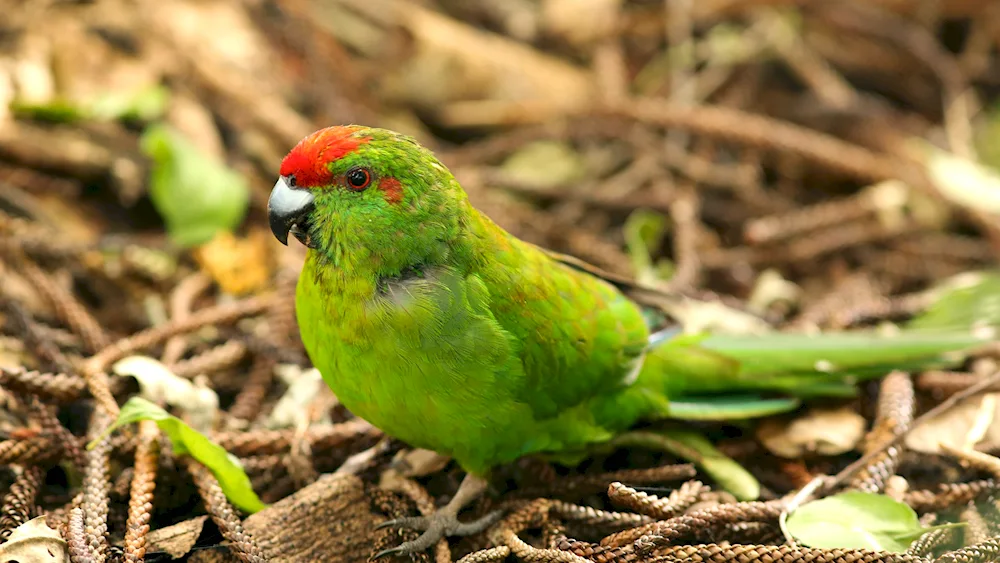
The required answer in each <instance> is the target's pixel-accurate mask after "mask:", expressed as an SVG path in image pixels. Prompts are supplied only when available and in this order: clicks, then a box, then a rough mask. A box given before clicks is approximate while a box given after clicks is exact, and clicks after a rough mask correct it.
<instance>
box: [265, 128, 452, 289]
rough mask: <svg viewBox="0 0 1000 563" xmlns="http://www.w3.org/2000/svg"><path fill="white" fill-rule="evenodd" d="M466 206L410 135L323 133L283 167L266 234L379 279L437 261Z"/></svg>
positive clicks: (366, 131) (304, 142)
mask: <svg viewBox="0 0 1000 563" xmlns="http://www.w3.org/2000/svg"><path fill="white" fill-rule="evenodd" d="M465 205H467V198H466V196H465V193H464V192H463V191H462V188H461V187H460V186H459V185H458V183H457V182H456V181H455V179H454V177H453V176H452V174H451V172H449V171H448V169H447V168H445V166H444V165H443V164H441V163H440V162H439V161H438V160H437V158H436V157H435V156H434V155H433V153H431V152H430V151H429V150H427V149H426V148H424V147H422V146H421V145H419V144H418V143H417V142H416V141H415V140H413V139H412V138H410V137H407V136H404V135H401V134H399V133H395V132H393V131H388V130H385V129H376V128H368V127H359V126H338V127H328V128H326V129H321V130H319V131H316V132H315V133H313V134H311V135H309V136H308V137H306V138H304V139H302V140H301V141H300V142H299V143H298V144H297V145H296V146H295V147H294V148H292V150H291V151H290V152H289V153H288V155H287V156H285V158H284V160H282V162H281V169H280V177H279V178H278V181H277V183H275V185H274V188H273V189H272V191H271V196H270V198H269V200H268V204H267V212H268V221H269V223H270V226H271V232H272V233H274V236H275V237H276V238H277V239H278V240H279V241H281V242H282V243H283V244H288V235H289V234H291V235H292V236H294V237H295V238H296V239H298V240H299V241H300V242H302V243H303V244H305V245H306V246H307V247H309V248H310V249H312V250H313V251H315V252H316V253H318V254H319V255H322V256H325V257H326V258H329V259H330V260H332V261H334V262H342V261H344V260H348V259H353V260H354V261H355V262H357V261H359V260H363V261H365V262H366V263H367V264H370V265H372V266H373V267H374V268H375V269H377V270H380V271H382V272H383V273H392V272H393V271H396V272H398V271H400V270H402V269H403V268H406V267H409V266H413V265H415V264H418V263H428V262H430V261H433V260H436V259H440V258H442V256H443V255H444V254H447V252H448V246H449V244H450V243H451V242H452V239H453V238H454V237H455V236H458V231H459V228H458V226H459V223H460V221H461V216H462V213H463V211H464V209H465Z"/></svg>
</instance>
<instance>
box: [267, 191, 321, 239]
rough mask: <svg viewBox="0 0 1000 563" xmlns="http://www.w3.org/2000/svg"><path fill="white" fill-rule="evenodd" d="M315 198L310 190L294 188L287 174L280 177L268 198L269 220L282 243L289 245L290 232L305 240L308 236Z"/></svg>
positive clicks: (276, 236) (275, 234)
mask: <svg viewBox="0 0 1000 563" xmlns="http://www.w3.org/2000/svg"><path fill="white" fill-rule="evenodd" d="M313 199H314V198H313V195H312V194H311V193H309V190H305V189H297V188H293V187H292V186H290V185H289V184H288V178H287V177H285V176H282V177H280V178H278V181H277V182H276V183H275V184H274V188H273V189H272V190H271V197H269V198H268V200H267V222H268V223H270V225H271V232H272V233H274V236H275V238H277V239H278V240H279V241H281V244H284V245H286V246H287V245H288V233H289V232H291V233H292V234H293V235H295V238H297V239H299V240H300V241H303V242H304V239H305V238H307V237H308V234H309V233H308V231H309V228H308V225H309V214H310V213H312V210H313Z"/></svg>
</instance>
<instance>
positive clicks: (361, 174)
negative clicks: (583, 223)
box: [268, 126, 978, 555]
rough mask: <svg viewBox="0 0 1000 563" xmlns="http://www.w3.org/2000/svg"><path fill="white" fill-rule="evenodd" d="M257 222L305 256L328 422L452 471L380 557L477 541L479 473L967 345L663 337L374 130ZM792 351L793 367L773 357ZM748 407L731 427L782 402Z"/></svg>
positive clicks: (333, 131) (313, 140)
mask: <svg viewBox="0 0 1000 563" xmlns="http://www.w3.org/2000/svg"><path fill="white" fill-rule="evenodd" d="M268 218H269V222H270V227H271V230H272V232H273V233H274V235H275V236H276V237H277V238H278V240H280V241H281V242H282V243H285V244H287V241H288V235H289V234H292V235H293V236H295V237H296V238H297V239H298V240H299V241H301V242H302V243H303V244H304V245H305V246H306V247H308V249H309V250H308V253H307V257H306V261H305V264H304V265H303V269H302V272H301V274H300V277H299V281H298V286H297V290H296V312H297V317H298V323H299V328H300V331H301V335H302V341H303V343H304V344H305V347H306V350H307V352H308V354H309V357H310V359H311V360H312V362H313V363H314V365H315V366H316V367H317V368H318V369H319V371H320V372H321V373H322V375H323V378H324V380H325V381H326V382H327V384H328V385H329V386H330V388H331V389H332V390H333V391H334V393H335V394H336V396H337V397H338V398H339V400H340V401H341V403H342V404H343V405H344V406H346V407H347V408H348V409H349V410H350V411H351V412H353V413H354V414H355V415H357V416H359V417H361V418H363V419H365V420H367V421H368V422H370V423H372V424H373V425H375V426H376V427H378V428H380V429H382V430H383V431H384V432H385V433H386V434H388V435H390V436H394V437H396V438H398V439H400V440H403V441H404V442H407V443H408V444H410V445H412V446H415V447H420V448H426V449H429V450H434V451H436V452H439V453H442V454H445V455H448V456H451V457H452V458H453V459H454V460H455V461H456V462H457V463H458V464H459V465H460V466H461V468H462V469H463V470H464V471H465V472H466V477H465V479H464V480H463V482H462V484H461V485H460V487H459V490H458V491H457V493H456V494H455V496H454V497H453V498H452V500H451V501H450V502H449V503H448V504H447V505H446V506H444V507H442V508H441V509H439V510H437V511H436V512H435V513H434V514H433V515H431V516H429V517H421V518H406V519H400V520H395V521H392V522H389V523H388V525H391V526H396V527H406V528H410V529H415V530H419V531H423V534H422V535H421V536H420V537H419V538H418V539H416V540H415V541H412V542H407V543H404V544H402V545H400V546H399V547H397V548H394V549H392V550H387V551H386V552H383V553H382V554H379V555H385V554H389V553H403V554H408V553H414V552H417V551H422V550H424V549H426V548H428V547H430V546H431V545H433V544H434V543H435V542H436V541H437V540H439V539H440V538H441V537H444V536H446V535H464V534H469V533H473V532H476V531H479V530H481V529H484V528H485V526H487V525H489V524H490V523H491V522H493V521H494V520H495V518H496V515H495V514H491V515H489V516H487V517H485V518H483V519H481V520H479V521H477V522H473V523H461V522H460V521H459V520H458V518H457V516H458V513H459V511H460V510H461V509H462V508H463V507H464V506H466V505H467V504H469V503H470V502H471V501H473V500H475V499H476V498H478V497H479V496H480V495H481V494H483V493H484V491H485V490H486V478H487V477H488V476H489V472H490V470H491V468H494V467H496V466H498V465H501V464H504V463H508V462H511V461H514V460H516V459H518V458H519V457H521V456H525V455H528V454H536V453H541V454H567V453H572V452H580V451H586V450H587V448H588V447H590V446H594V445H596V444H600V443H605V442H608V441H609V440H612V439H613V438H614V437H615V436H617V435H619V434H620V433H622V432H624V431H626V430H628V429H629V427H631V426H632V425H634V424H635V423H636V422H638V421H640V420H643V419H658V418H666V417H674V418H721V417H723V415H733V411H732V409H731V408H730V409H728V410H727V407H732V406H733V405H734V404H735V405H737V407H738V405H739V404H740V403H739V402H736V403H732V402H727V399H725V395H724V393H726V392H733V391H744V392H745V391H751V390H752V391H760V390H771V391H781V392H784V393H785V394H786V395H789V396H794V395H795V394H796V391H797V390H798V391H800V393H799V395H823V394H838V393H842V392H843V390H844V387H845V386H848V387H850V388H853V382H854V381H856V379H857V378H860V377H878V376H881V375H884V374H885V373H886V372H887V371H888V368H882V367H879V365H878V364H880V363H886V362H912V361H920V362H924V363H926V362H927V361H931V360H936V359H939V358H940V357H941V355H942V353H943V352H947V351H951V350H958V349H963V348H965V347H968V346H969V345H970V344H973V343H975V342H977V341H978V340H977V339H975V338H973V337H971V336H969V335H967V334H965V333H962V334H959V335H952V336H945V337H941V336H934V337H928V336H926V335H914V336H911V337H909V338H886V339H879V338H876V337H874V336H873V335H871V334H863V335H853V336H851V337H850V338H853V340H850V342H849V343H850V344H851V345H850V346H843V345H841V346H840V347H839V348H838V347H837V346H831V345H827V344H824V341H823V340H822V339H816V338H812V337H809V336H805V335H788V336H787V337H785V338H782V339H777V340H773V341H771V342H772V345H763V346H761V345H754V344H753V343H754V342H758V343H759V342H760V339H759V338H758V339H757V340H756V341H755V340H754V337H739V336H725V335H717V336H716V335H712V336H708V337H705V336H697V335H694V336H692V335H685V336H673V332H671V331H672V329H669V328H666V329H664V328H662V327H661V326H653V321H651V319H654V318H655V315H650V314H648V311H647V310H644V308H643V307H641V306H640V305H639V304H637V303H636V301H634V300H633V299H631V298H629V296H628V295H627V293H628V291H629V290H630V289H634V288H631V287H630V286H629V285H628V282H627V280H624V279H621V278H615V277H613V276H609V275H606V274H602V273H601V272H600V271H599V270H597V269H596V268H593V267H589V266H587V265H586V264H584V263H582V262H580V261H578V260H575V259H572V258H570V257H567V256H563V255H558V254H555V253H553V252H549V251H546V250H544V249H542V248H539V247H537V246H534V245H532V244H529V243H527V242H524V241H522V240H519V239H517V238H515V237H514V236H513V235H511V234H509V233H507V232H506V231H505V230H503V229H502V228H500V227H499V226H497V225H496V224H495V223H493V221H491V220H490V219H489V218H488V217H486V216H485V215H483V214H482V213H480V212H479V211H477V210H476V209H475V208H473V206H472V205H471V204H470V202H469V199H468V197H467V195H466V193H465V192H464V191H463V189H462V187H461V186H460V185H459V184H458V182H457V181H456V180H455V178H454V177H453V176H452V174H451V172H449V170H448V169H447V168H446V167H445V166H444V165H443V164H442V163H441V162H440V161H439V160H438V159H437V158H436V157H435V156H434V154H433V153H431V151H429V150H427V149H426V148H424V147H422V146H421V145H419V144H418V143H417V142H416V141H414V140H413V139H411V138H410V137H407V136H404V135H401V134H399V133H395V132H392V131H388V130H384V129H377V128H370V127H361V126H337V127H329V128H326V129H322V130H320V131H317V132H315V133H313V134H311V135H309V136H308V137H306V138H305V139H303V140H302V141H301V142H299V144H298V145H296V146H295V147H294V148H293V149H292V150H291V152H289V153H288V155H287V156H286V157H285V158H284V160H283V161H282V162H281V168H280V178H279V179H278V181H277V183H276V184H275V186H274V189H273V191H272V192H271V195H270V199H269V201H268ZM825 342H829V341H825ZM841 344H843V343H841ZM795 347H800V348H803V347H804V348H806V349H808V350H809V351H810V353H807V354H804V355H802V354H800V355H798V356H795V357H791V358H790V357H788V356H787V354H786V351H787V350H788V349H789V348H795ZM818 358H823V359H825V360H826V363H825V364H824V365H822V366H820V365H817V364H818V361H817V360H818ZM775 366H777V367H775ZM831 382H832V383H831ZM699 394H701V395H702V396H704V397H705V398H704V400H703V401H701V402H698V401H691V400H689V399H687V398H689V397H697V396H698V395H699ZM720 394H721V395H720ZM749 404H751V405H753V408H751V409H750V411H749V414H748V413H747V412H744V414H745V415H746V416H757V415H760V414H767V413H771V412H778V411H782V410H788V409H789V408H794V407H795V405H797V404H798V403H797V400H796V399H794V398H788V397H785V398H780V397H779V398H773V399H768V398H763V399H761V400H760V401H757V402H753V401H751V402H750V403H749ZM737 410H739V409H738V408H737ZM736 415H737V416H739V413H738V412H737V413H736ZM746 416H744V417H746Z"/></svg>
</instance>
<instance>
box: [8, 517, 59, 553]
mask: <svg viewBox="0 0 1000 563" xmlns="http://www.w3.org/2000/svg"><path fill="white" fill-rule="evenodd" d="M66 561H69V550H68V549H67V547H66V540H64V539H63V538H62V536H60V535H59V532H57V531H56V530H53V529H52V528H50V527H49V525H48V524H47V523H46V522H45V517H44V516H39V517H37V518H33V519H31V520H28V521H27V522H25V523H24V524H21V525H20V526H18V527H17V528H14V531H13V532H12V533H11V534H10V537H9V538H7V541H6V542H5V543H3V544H2V545H0V563H65V562H66Z"/></svg>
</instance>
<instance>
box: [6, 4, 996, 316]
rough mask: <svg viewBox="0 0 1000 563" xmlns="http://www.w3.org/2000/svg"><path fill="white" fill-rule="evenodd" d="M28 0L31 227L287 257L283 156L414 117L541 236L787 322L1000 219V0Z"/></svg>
mask: <svg viewBox="0 0 1000 563" xmlns="http://www.w3.org/2000/svg"><path fill="white" fill-rule="evenodd" d="M3 4H4V5H3V14H4V17H3V21H2V22H0V187H2V191H0V193H2V194H3V195H2V198H0V211H2V212H3V213H4V215H3V216H4V217H5V218H6V219H5V222H6V223H7V227H6V234H9V233H10V232H11V230H10V229H13V228H14V227H13V226H11V223H10V221H9V219H11V218H12V217H21V218H24V217H29V218H31V219H32V220H34V219H39V218H45V221H47V222H48V223H49V224H50V225H55V226H56V227H57V228H58V230H59V231H61V232H63V233H65V234H66V235H68V236H67V238H66V239H64V240H63V242H69V241H70V240H71V241H72V242H73V243H76V244H79V243H84V242H89V243H97V242H98V241H100V240H103V241H105V242H106V241H107V240H109V239H107V237H108V236H112V235H115V234H121V233H129V236H142V237H145V238H144V239H143V240H145V241H146V242H149V243H154V244H160V243H163V244H164V245H166V246H165V248H171V249H177V248H179V249H183V248H188V249H193V254H194V255H195V256H196V257H198V256H200V257H202V258H201V260H202V262H203V263H204V264H210V265H209V267H208V269H209V270H210V271H211V272H212V273H213V276H214V277H215V278H216V279H217V280H222V282H223V285H224V288H225V289H227V290H229V291H230V292H233V293H243V292H252V291H254V290H256V289H259V288H261V287H264V286H266V285H268V283H269V282H268V280H270V279H271V278H272V275H273V273H274V266H275V265H276V264H278V262H277V261H276V260H275V251H276V250H277V246H276V244H277V243H275V242H274V241H273V240H270V237H267V236H263V233H262V227H263V225H264V220H263V217H264V208H265V204H266V197H267V194H268V192H269V189H270V187H271V185H272V184H273V181H274V178H275V175H276V170H277V167H278V164H279V162H280V160H281V158H282V156H283V155H284V154H285V153H286V152H287V150H288V149H289V148H290V147H291V146H293V145H294V143H296V142H297V141H298V140H299V139H300V138H302V137H303V136H304V135H306V134H308V133H310V132H311V131H313V130H315V129H317V128H319V127H323V126H327V125H332V124H344V123H361V124H366V125H374V126H382V127H388V128H393V129H397V130H400V131H403V132H406V133H409V134H412V135H414V136H416V137H417V138H418V139H419V140H420V141H422V142H423V143H425V144H427V145H428V146H430V147H432V148H434V149H435V150H436V151H437V152H438V154H439V156H440V157H441V158H442V160H443V161H444V162H445V163H446V164H447V165H448V166H450V167H451V168H452V170H453V171H454V173H455V174H456V176H457V177H458V178H459V180H460V181H461V182H462V184H463V186H464V187H465V188H466V190H467V191H468V192H469V194H470V196H471V198H472V200H473V202H474V203H475V204H476V205H477V206H478V207H479V208H480V209H482V210H483V211H485V212H486V213H487V214H488V215H490V216H491V217H493V218H494V219H495V220H496V221H497V222H499V223H500V224H501V225H503V226H504V227H506V228H507V229H509V230H510V231H512V232H513V233H515V234H516V235H518V236H521V237H523V238H526V239H528V240H530V241H533V242H536V243H539V244H542V245H545V246H547V247H550V248H554V249H556V250H560V251H564V252H568V253H571V254H575V255H577V256H579V257H581V258H583V259H585V260H588V261H590V262H592V263H594V264H596V265H598V266H601V267H604V268H607V269H609V270H612V271H615V272H618V273H623V274H630V275H634V276H637V277H639V278H640V279H642V280H644V281H647V282H650V283H657V284H662V285H665V286H668V287H670V288H672V289H676V290H679V291H684V292H691V293H694V294H698V293H701V294H704V292H706V291H711V292H715V293H717V294H721V295H727V296H734V297H736V298H738V299H739V300H740V301H744V302H746V301H747V300H750V305H751V307H752V308H754V309H755V310H756V311H757V312H760V313H764V314H767V315H770V316H771V317H772V318H773V319H779V320H780V319H786V318H787V315H788V314H789V312H790V311H791V310H792V309H794V310H797V311H800V312H804V313H806V315H805V317H802V316H801V315H799V317H798V318H799V320H803V321H804V322H806V321H807V322H809V323H819V324H823V323H831V322H832V323H834V324H839V325H844V324H850V323H852V322H855V320H857V319H855V318H853V316H852V315H851V314H849V313H844V312H843V310H842V311H841V312H840V313H838V314H839V315H841V317H844V318H839V319H832V318H830V315H831V314H833V312H832V311H831V310H829V309H830V307H829V303H830V302H831V300H832V301H837V300H838V299H839V302H840V304H841V305H844V304H845V303H844V300H845V299H846V300H847V301H849V302H850V304H860V306H861V308H862V309H865V308H866V307H868V308H870V307H876V306H877V307H883V308H884V307H886V306H889V304H887V302H886V301H885V299H884V298H885V297H886V296H890V295H896V294H900V293H906V292H913V291H916V290H919V289H922V288H925V287H927V286H928V285H929V284H931V283H932V282H934V281H936V280H940V279H943V278H947V277H948V276H951V275H954V274H956V273H960V272H963V271H966V270H969V269H976V268H980V267H983V266H986V265H990V264H993V263H994V261H995V256H996V252H997V244H1000V238H998V237H1000V219H998V214H1000V188H998V186H1000V180H998V177H997V171H996V168H994V167H995V166H998V165H1000V113H998V110H1000V106H998V105H997V101H996V97H997V93H998V92H1000V62H998V51H1000V3H997V2H977V1H972V0H966V1H962V0H952V1H944V0H939V1H934V0H871V1H869V0H865V1H861V0H858V1H848V2H844V1H831V2H795V1H791V0H757V1H729V0H713V1H698V2H695V1H694V0H666V1H653V0H507V1H504V2H494V1H488V0H440V1H436V2H435V1H429V0H428V1H405V0H366V1H365V2H355V1H348V0H315V1H311V0H280V1H278V0H275V1H265V0H243V1H237V0H198V1H195V0H162V1H126V0H99V1H89V2H88V1H76V2H73V1H55V0H53V1H47V0H29V1H14V0H8V1H6V2H3ZM164 226H165V227H166V230H164ZM21 227H22V228H25V227H24V225H22V226H21ZM220 233H221V234H220ZM229 233H232V236H228V235H229ZM25 236H27V235H25ZM164 236H166V238H164ZM40 238H46V237H40ZM46 240H47V241H48V242H52V241H51V240H49V239H46ZM298 251H299V253H298V254H296V253H295V252H292V253H287V252H286V253H281V256H283V258H281V260H287V261H289V264H288V267H289V268H292V269H294V267H295V260H296V259H301V248H299V249H298ZM206 256H212V257H214V259H207V258H206ZM222 262H226V263H225V264H223V263H222ZM751 298H752V299H751ZM896 305H899V304H896ZM894 306H895V305H894ZM841 309H843V307H841ZM866 311H867V309H866ZM845 315H846V317H845Z"/></svg>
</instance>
